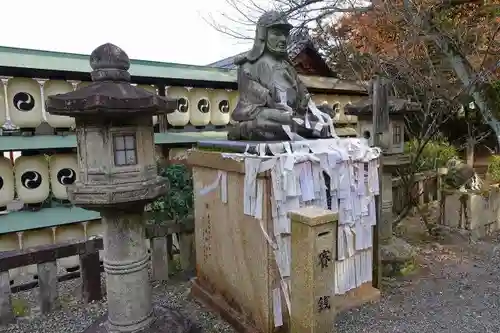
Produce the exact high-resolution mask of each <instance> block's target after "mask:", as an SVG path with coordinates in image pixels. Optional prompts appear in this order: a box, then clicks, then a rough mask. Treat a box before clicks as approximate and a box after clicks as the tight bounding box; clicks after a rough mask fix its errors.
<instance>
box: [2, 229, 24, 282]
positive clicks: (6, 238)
mask: <svg viewBox="0 0 500 333" xmlns="http://www.w3.org/2000/svg"><path fill="white" fill-rule="evenodd" d="M19 249H20V246H19V237H18V236H17V233H10V234H3V235H0V252H3V251H16V250H19ZM19 273H20V269H19V268H14V269H10V270H9V278H10V280H11V281H12V280H15V279H16V278H17V277H18V276H19Z"/></svg>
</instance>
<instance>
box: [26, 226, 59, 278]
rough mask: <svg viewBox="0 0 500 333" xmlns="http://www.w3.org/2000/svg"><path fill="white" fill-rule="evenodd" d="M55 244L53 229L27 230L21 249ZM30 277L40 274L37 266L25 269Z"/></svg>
mask: <svg viewBox="0 0 500 333" xmlns="http://www.w3.org/2000/svg"><path fill="white" fill-rule="evenodd" d="M48 244H54V234H53V231H52V228H44V229H38V230H27V231H24V232H23V233H22V238H21V248H22V249H23V250H24V249H29V248H32V247H34V246H40V245H48ZM23 271H25V272H27V273H28V274H30V275H36V274H38V270H37V266H36V265H29V266H27V267H26V268H24V269H23Z"/></svg>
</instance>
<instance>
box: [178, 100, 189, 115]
mask: <svg viewBox="0 0 500 333" xmlns="http://www.w3.org/2000/svg"><path fill="white" fill-rule="evenodd" d="M188 109H189V101H188V100H187V99H186V98H184V97H181V98H179V99H178V100H177V110H179V112H180V113H186V112H188Z"/></svg>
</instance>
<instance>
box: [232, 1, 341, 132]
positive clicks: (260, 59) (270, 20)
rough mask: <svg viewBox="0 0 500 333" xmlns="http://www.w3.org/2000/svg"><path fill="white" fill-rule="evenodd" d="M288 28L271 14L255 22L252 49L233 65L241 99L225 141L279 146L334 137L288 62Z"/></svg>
mask: <svg viewBox="0 0 500 333" xmlns="http://www.w3.org/2000/svg"><path fill="white" fill-rule="evenodd" d="M291 29H292V25H291V24H289V23H288V22H287V20H286V18H285V17H284V15H283V14H282V13H279V12H276V11H269V12H266V13H264V14H263V15H262V16H261V17H260V18H259V20H258V22H257V28H256V33H255V41H254V45H253V48H252V49H251V50H250V51H249V52H248V53H247V54H246V55H244V56H242V57H239V58H238V59H236V60H235V64H236V65H238V90H239V93H240V98H239V101H238V104H237V105H236V108H235V110H234V112H233V113H232V115H231V117H232V120H233V121H234V123H235V124H234V125H233V126H232V127H231V128H230V129H229V131H228V139H229V140H250V141H278V140H299V139H304V138H308V139H310V138H326V137H332V136H336V135H335V130H334V128H333V122H332V119H331V117H330V116H329V115H328V114H327V113H326V112H322V111H320V110H319V109H318V108H317V107H316V105H315V104H314V103H313V102H312V100H311V99H310V95H309V93H308V91H307V88H306V87H305V85H304V84H303V83H302V82H301V81H300V79H299V77H298V74H297V72H296V71H295V69H294V67H293V65H292V64H291V63H290V61H289V59H288V54H287V39H288V37H289V34H290V30H291Z"/></svg>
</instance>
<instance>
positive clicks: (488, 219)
mask: <svg viewBox="0 0 500 333" xmlns="http://www.w3.org/2000/svg"><path fill="white" fill-rule="evenodd" d="M441 208H442V213H441V221H440V223H441V224H442V225H445V226H448V227H451V228H458V229H464V230H469V231H470V232H471V236H472V238H473V239H477V238H481V237H484V236H487V235H489V234H491V233H492V232H494V231H496V230H499V229H500V188H499V186H498V185H496V186H491V187H490V188H489V189H488V190H486V191H483V192H477V191H468V192H460V191H453V190H443V196H442V202H441Z"/></svg>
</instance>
